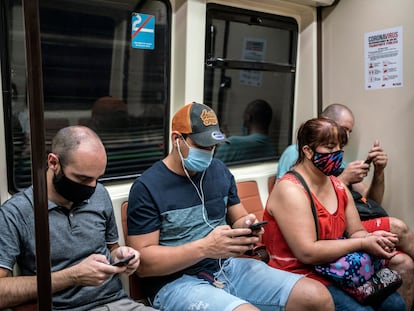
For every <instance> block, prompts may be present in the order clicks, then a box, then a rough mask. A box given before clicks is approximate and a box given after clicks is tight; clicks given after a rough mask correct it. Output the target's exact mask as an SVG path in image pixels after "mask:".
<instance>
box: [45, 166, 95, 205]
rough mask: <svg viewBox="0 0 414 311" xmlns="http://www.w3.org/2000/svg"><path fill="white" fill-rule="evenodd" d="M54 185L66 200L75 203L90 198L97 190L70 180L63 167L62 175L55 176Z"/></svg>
mask: <svg viewBox="0 0 414 311" xmlns="http://www.w3.org/2000/svg"><path fill="white" fill-rule="evenodd" d="M53 185H54V186H55V189H56V191H57V193H59V194H60V195H61V196H62V197H64V198H65V199H66V200H68V201H71V202H73V203H75V204H77V203H80V202H83V201H85V200H87V199H89V198H90V197H91V196H92V194H93V193H94V192H95V188H96V187H91V186H88V185H82V184H80V183H77V182H74V181H73V180H70V179H69V178H67V177H66V176H65V173H64V172H63V169H62V175H61V176H59V177H58V176H56V175H54V176H53Z"/></svg>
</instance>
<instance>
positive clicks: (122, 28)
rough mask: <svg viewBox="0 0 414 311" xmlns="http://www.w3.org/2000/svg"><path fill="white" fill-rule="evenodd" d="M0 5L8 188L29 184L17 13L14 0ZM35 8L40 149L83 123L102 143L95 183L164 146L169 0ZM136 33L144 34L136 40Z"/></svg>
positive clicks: (153, 157)
mask: <svg viewBox="0 0 414 311" xmlns="http://www.w3.org/2000/svg"><path fill="white" fill-rule="evenodd" d="M3 1H4V2H3ZM2 6H3V7H2V11H4V12H5V14H4V17H5V18H4V21H5V22H3V24H2V26H1V29H0V31H1V38H2V40H4V42H2V43H1V44H0V46H2V47H5V49H4V50H3V51H2V54H1V58H2V59H1V61H2V78H3V88H4V89H5V90H7V89H8V90H9V92H4V94H3V99H4V103H5V105H4V109H5V116H6V117H5V122H6V127H7V129H6V136H7V137H8V139H9V143H10V144H8V145H9V146H13V151H9V152H8V155H7V156H8V160H7V163H8V164H9V165H10V166H9V167H8V171H9V174H8V175H9V185H10V191H11V192H14V191H16V190H19V189H21V188H23V187H26V186H28V185H29V184H30V183H31V162H30V144H29V129H30V127H29V119H28V109H27V107H28V105H27V98H26V83H27V81H26V74H25V72H26V62H25V38H24V28H23V20H24V19H23V15H22V14H23V11H22V1H21V0H2ZM39 6H40V8H39V10H40V11H39V13H40V14H39V15H40V33H41V49H42V51H41V52H42V63H43V65H42V69H43V88H44V90H43V91H44V93H43V94H44V120H45V137H46V151H50V143H51V138H52V137H53V136H54V134H55V133H56V132H57V130H58V129H60V128H62V127H64V126H67V125H77V124H81V125H86V126H89V127H91V128H93V129H94V130H95V131H96V132H97V133H98V135H100V137H101V138H102V141H103V143H104V144H105V147H106V149H107V154H108V166H107V170H106V172H105V175H104V176H103V178H102V181H109V180H119V179H125V178H134V177H136V176H137V175H138V174H140V173H141V172H142V171H143V170H145V169H146V168H148V167H149V166H150V165H152V164H153V163H154V162H155V161H157V160H158V159H161V158H163V157H164V156H165V155H166V153H167V151H168V139H167V132H168V128H167V125H168V117H169V108H168V103H169V98H168V97H169V88H170V81H169V71H170V70H169V68H170V63H169V60H170V41H171V29H170V28H171V27H170V25H171V8H170V4H169V2H168V1H166V0H128V1H125V0H112V1H98V0H90V1H79V0H61V1H55V0H40V1H39ZM3 9H4V10H3ZM147 22H148V23H147ZM141 26H142V27H141ZM145 33H146V34H152V35H149V36H148V37H143V36H142V37H139V35H141V34H144V35H145ZM139 38H140V39H139ZM139 40H141V41H142V42H144V43H145V44H141V43H142V42H141V41H139ZM3 43H4V44H3ZM138 43H139V44H141V45H139V44H138ZM137 47H139V48H137ZM10 94H11V95H10Z"/></svg>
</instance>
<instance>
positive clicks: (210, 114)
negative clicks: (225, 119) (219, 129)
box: [200, 109, 218, 126]
mask: <svg viewBox="0 0 414 311" xmlns="http://www.w3.org/2000/svg"><path fill="white" fill-rule="evenodd" d="M200 119H201V121H203V125H204V126H209V125H216V124H217V123H218V121H217V117H216V114H215V113H214V111H212V110H211V111H207V109H203V111H202V112H201V115H200Z"/></svg>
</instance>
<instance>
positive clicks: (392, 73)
mask: <svg viewBox="0 0 414 311" xmlns="http://www.w3.org/2000/svg"><path fill="white" fill-rule="evenodd" d="M402 48H403V31H402V27H396V28H390V29H384V30H379V31H375V32H368V33H365V88H366V89H368V90H373V89H383V88H394V87H402V86H403V72H402V68H403V66H402V65H403V64H402V60H403V57H402V50H403V49H402Z"/></svg>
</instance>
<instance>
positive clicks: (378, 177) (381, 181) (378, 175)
mask: <svg viewBox="0 0 414 311" xmlns="http://www.w3.org/2000/svg"><path fill="white" fill-rule="evenodd" d="M368 158H370V159H372V163H373V164H374V175H373V177H372V181H371V185H370V187H369V189H368V192H367V195H366V196H367V197H368V198H370V199H372V200H374V201H375V202H377V203H378V204H381V202H382V199H383V197H384V191H385V173H384V169H385V167H386V166H387V162H388V157H387V154H386V153H385V152H384V150H383V149H382V148H381V147H380V143H379V141H378V140H376V141H375V142H374V146H373V148H372V149H371V150H370V152H369V153H368Z"/></svg>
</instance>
